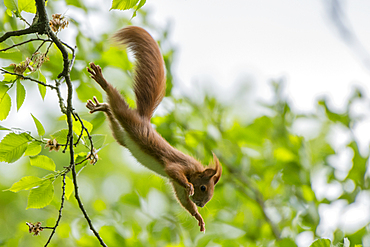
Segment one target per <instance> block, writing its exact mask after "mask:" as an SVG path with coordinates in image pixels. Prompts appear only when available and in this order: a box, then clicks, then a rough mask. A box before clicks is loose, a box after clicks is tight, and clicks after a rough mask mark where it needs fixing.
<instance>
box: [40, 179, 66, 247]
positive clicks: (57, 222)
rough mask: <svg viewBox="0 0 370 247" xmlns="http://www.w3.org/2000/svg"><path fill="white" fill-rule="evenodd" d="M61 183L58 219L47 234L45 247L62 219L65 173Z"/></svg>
mask: <svg viewBox="0 0 370 247" xmlns="http://www.w3.org/2000/svg"><path fill="white" fill-rule="evenodd" d="M62 183H63V185H62V199H61V202H60V208H59V215H58V219H57V221H56V222H55V226H54V227H53V228H52V229H53V231H52V232H51V234H50V236H49V239H48V241H47V242H46V244H45V247H46V246H48V244H49V243H50V241H51V239H52V238H53V236H54V234H55V231H56V229H57V227H58V225H59V222H60V220H61V219H62V211H63V207H64V198H65V194H66V173H64V174H63V179H62ZM44 229H45V227H44Z"/></svg>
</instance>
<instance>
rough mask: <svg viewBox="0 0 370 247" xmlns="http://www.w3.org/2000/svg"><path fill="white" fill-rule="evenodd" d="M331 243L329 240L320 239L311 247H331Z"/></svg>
mask: <svg viewBox="0 0 370 247" xmlns="http://www.w3.org/2000/svg"><path fill="white" fill-rule="evenodd" d="M330 246H331V241H330V240H329V239H323V238H322V239H318V240H316V241H315V242H313V243H312V244H311V245H310V247H330Z"/></svg>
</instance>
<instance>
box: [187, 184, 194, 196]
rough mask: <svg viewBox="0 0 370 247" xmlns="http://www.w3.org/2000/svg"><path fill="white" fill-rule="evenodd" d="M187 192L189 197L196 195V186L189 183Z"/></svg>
mask: <svg viewBox="0 0 370 247" xmlns="http://www.w3.org/2000/svg"><path fill="white" fill-rule="evenodd" d="M186 192H187V193H188V195H189V196H192V195H194V186H193V185H192V184H191V183H188V185H187V187H186Z"/></svg>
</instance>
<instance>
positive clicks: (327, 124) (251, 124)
mask: <svg viewBox="0 0 370 247" xmlns="http://www.w3.org/2000/svg"><path fill="white" fill-rule="evenodd" d="M4 3H5V7H6V10H5V9H3V8H2V7H1V6H0V10H1V13H2V18H1V19H0V27H1V29H0V30H4V31H2V32H1V33H0V36H2V35H4V34H5V32H6V31H14V30H21V29H24V28H25V24H24V22H25V21H26V20H25V18H24V17H22V16H23V14H24V12H30V13H35V12H36V9H33V8H31V6H30V5H28V4H26V3H29V1H26V0H23V1H18V2H17V3H16V2H14V1H4ZM144 3H145V1H140V2H139V1H127V2H125V3H124V2H120V3H118V2H116V1H113V6H112V8H120V9H127V8H134V11H135V13H134V15H135V14H136V11H137V10H138V9H139V8H140V7H142V5H143V4H144ZM57 6H58V7H57ZM72 6H74V8H76V9H78V10H83V11H84V12H78V13H79V14H80V15H81V13H84V14H82V15H84V17H86V18H84V19H81V18H80V19H78V18H73V16H72V17H70V20H71V21H70V25H69V26H68V28H67V25H66V23H65V22H63V21H65V19H63V18H64V17H63V16H62V15H59V16H56V18H54V19H53V20H55V23H64V24H63V25H64V27H66V28H65V30H63V31H62V30H61V29H60V30H59V31H58V32H60V33H61V34H63V33H67V34H68V35H69V36H70V33H72V31H70V30H75V31H76V33H77V35H76V36H75V37H73V38H72V39H71V37H70V40H72V41H70V42H71V44H69V45H66V47H67V49H68V50H69V54H68V57H67V58H68V59H69V61H70V62H71V64H70V65H72V66H73V67H71V70H70V73H69V75H66V74H63V75H62V76H61V72H62V71H64V68H65V67H64V66H65V65H64V64H63V62H64V59H63V55H62V53H61V52H60V50H59V47H58V46H57V45H54V44H56V42H55V41H54V40H51V38H50V37H49V36H46V35H41V34H40V35H39V36H36V35H34V34H33V35H31V34H29V35H22V36H16V37H12V38H11V39H7V40H5V41H4V42H2V43H0V51H1V52H0V57H1V59H2V60H1V66H2V71H3V73H4V74H3V79H2V81H1V82H0V119H1V120H3V121H2V123H1V126H0V130H1V133H4V134H3V139H2V140H1V142H0V161H2V162H7V163H11V164H10V165H9V164H5V163H2V164H0V171H1V172H0V178H1V179H0V189H1V190H2V192H1V193H0V201H1V203H0V212H2V213H0V220H1V222H3V224H1V228H0V245H6V246H26V245H27V246H40V245H45V244H46V245H47V244H48V243H49V240H50V238H51V237H50V236H49V232H48V231H50V232H55V235H54V236H53V235H51V236H53V238H52V240H51V245H52V246H66V245H71V246H96V245H98V244H99V241H98V239H97V237H96V236H92V235H91V234H90V233H87V231H88V230H89V229H92V226H91V225H93V226H94V229H96V233H98V234H99V236H100V237H101V239H103V240H104V242H105V244H106V245H108V246H297V244H296V242H297V239H299V237H300V236H303V235H304V234H306V235H307V234H308V235H310V236H311V239H309V240H310V242H313V241H314V240H315V239H318V240H317V241H315V242H313V243H312V245H311V246H312V247H317V246H349V243H351V245H356V244H357V245H358V246H359V245H361V244H362V243H363V239H365V238H366V237H367V238H368V237H369V234H368V230H367V229H368V224H369V222H366V223H364V224H362V225H361V226H360V227H357V228H354V229H348V228H345V227H344V226H343V225H341V224H336V225H335V226H334V228H331V229H329V230H325V229H324V227H325V226H324V222H325V214H323V212H322V210H321V209H322V208H325V207H330V206H333V205H337V204H338V203H342V204H345V206H344V207H347V208H350V207H351V206H356V205H357V204H358V200H360V198H361V197H363V196H364V194H366V193H367V192H366V191H367V190H368V187H369V178H368V176H367V175H366V171H367V166H368V158H369V154H368V152H361V151H360V150H361V149H360V144H359V141H358V138H357V137H356V136H355V134H354V129H355V128H356V126H357V125H358V124H361V123H362V121H363V119H364V118H365V117H367V116H366V114H365V113H361V112H360V113H358V112H356V111H355V110H354V109H355V108H356V106H358V105H359V104H360V105H367V104H368V103H369V99H368V98H367V97H366V96H364V95H363V94H362V91H361V90H360V89H354V90H353V92H352V94H351V95H350V97H349V99H348V103H347V107H346V109H345V111H344V112H340V113H339V112H337V111H335V110H333V109H331V107H330V104H329V101H328V100H326V99H321V100H319V101H318V102H317V108H316V112H314V113H310V114H303V113H296V112H294V111H292V104H291V103H290V102H289V100H288V99H287V98H286V97H284V96H283V95H284V94H283V93H282V91H283V83H281V82H272V83H271V88H272V90H273V93H274V98H273V100H272V101H271V102H268V103H264V104H261V107H262V108H264V111H263V112H267V113H266V114H264V115H262V114H259V116H258V117H256V118H255V119H250V120H249V121H247V122H245V121H241V120H240V118H239V117H238V115H235V114H233V113H232V112H234V111H233V108H234V107H235V105H234V104H233V103H229V104H225V103H220V102H219V101H218V100H217V98H216V97H215V96H213V95H209V94H206V95H204V96H203V98H202V99H201V100H197V101H194V100H192V99H191V98H190V97H186V96H181V97H175V96H173V95H172V94H171V89H172V86H173V84H174V86H176V81H174V82H173V80H175V79H174V78H176V77H174V76H173V74H172V68H171V62H172V60H173V56H174V54H175V51H174V49H173V48H172V47H171V46H170V45H169V44H168V40H167V37H168V30H162V31H160V30H161V29H160V28H158V27H157V28H153V25H152V24H149V23H150V22H149V21H148V19H147V18H148V15H147V14H146V13H145V12H143V11H142V10H140V11H138V12H137V13H138V17H140V18H141V19H140V23H139V24H140V25H141V26H150V27H151V28H153V29H154V30H155V31H156V32H157V34H158V37H159V39H160V40H159V43H160V44H161V46H162V48H165V47H167V48H166V49H164V50H163V55H164V59H165V64H166V69H167V79H168V80H167V95H166V98H165V102H164V103H163V104H162V105H161V106H160V108H159V110H158V112H157V114H156V115H155V117H154V118H153V119H152V123H153V124H154V125H155V126H156V129H157V131H158V132H159V133H160V134H161V135H162V136H163V137H164V138H165V139H166V140H168V141H169V142H170V143H171V144H172V145H173V146H175V147H176V148H178V149H180V150H181V151H184V152H185V153H188V154H191V155H194V156H195V157H197V158H198V159H200V160H201V161H202V162H203V163H204V164H206V163H208V161H209V160H210V159H211V157H212V152H211V151H213V152H214V153H216V154H217V156H218V157H219V159H220V161H221V163H222V165H223V175H222V177H221V180H220V182H219V183H218V184H217V186H216V188H215V195H214V197H213V199H212V200H211V201H210V202H209V203H208V204H207V206H206V207H205V208H204V209H200V213H201V214H202V215H203V216H204V219H205V222H206V229H207V232H206V234H200V233H199V229H198V227H197V225H196V221H195V220H194V219H193V218H192V217H190V216H189V215H188V214H187V213H186V212H185V211H184V210H183V209H182V208H181V207H180V206H179V205H178V204H177V202H176V201H175V199H174V196H173V192H172V191H171V189H170V188H169V186H168V185H167V184H166V181H164V179H162V178H160V177H158V176H156V175H153V174H152V173H150V172H148V171H147V170H145V169H144V168H142V167H140V165H138V164H136V162H135V161H134V160H133V159H132V158H131V156H130V155H129V153H128V152H127V151H126V150H125V149H124V148H122V147H119V146H118V145H117V144H116V143H114V141H113V139H112V137H111V134H110V131H109V129H108V126H107V124H106V121H105V116H104V115H103V114H96V115H88V114H87V110H86V109H85V108H84V106H83V102H86V100H87V99H91V98H92V97H93V96H97V97H98V99H99V100H100V101H102V93H101V91H100V89H98V87H96V85H95V84H94V83H93V82H92V81H91V80H89V78H88V75H87V73H86V72H85V67H86V66H87V65H88V63H89V62H91V61H94V62H95V63H96V64H99V65H101V66H102V68H103V73H105V74H106V75H108V76H107V79H108V80H110V81H111V82H112V83H113V84H115V86H117V87H118V88H119V89H120V90H122V92H123V93H124V94H125V97H126V98H128V101H129V102H133V98H134V96H133V93H132V90H131V87H130V85H129V84H130V83H125V84H123V83H122V82H121V81H122V79H124V80H125V81H130V79H129V78H130V74H131V73H130V71H131V68H132V63H131V61H130V59H129V56H128V55H127V54H126V52H125V51H121V50H119V49H117V48H116V47H114V46H111V45H110V44H108V42H106V40H107V37H108V36H109V35H111V32H108V31H107V33H105V32H101V33H100V34H99V36H98V37H96V38H91V35H92V34H91V33H88V32H86V30H85V29H83V28H82V26H83V25H84V24H85V23H84V22H85V21H86V20H87V19H88V18H87V16H88V14H89V12H90V11H93V10H92V9H90V8H89V7H87V6H86V5H85V4H84V2H83V1H66V5H63V9H62V10H61V9H60V6H59V5H57V3H53V2H51V1H50V2H48V4H47V12H48V15H51V14H52V13H53V14H54V13H55V14H58V13H57V12H55V10H56V9H58V12H64V11H65V10H67V9H68V8H71V7H72ZM134 6H137V7H134ZM22 11H23V12H22ZM94 11H98V10H96V9H95V10H94ZM100 11H103V10H100ZM97 15H98V14H97ZM117 15H118V16H119V17H120V18H117ZM105 18H107V19H106V20H105V21H106V23H109V25H110V27H111V28H112V30H117V29H118V28H120V27H121V26H122V23H124V24H125V25H126V24H130V20H129V18H130V16H125V14H124V13H123V14H122V13H120V14H117V13H111V14H110V15H109V16H105ZM66 19H67V18H66ZM118 19H120V21H119V20H118ZM72 20H73V21H72ZM77 20H80V21H77ZM122 20H123V21H122ZM58 32H57V33H58ZM49 35H50V34H49ZM58 35H59V34H58ZM68 35H67V36H68ZM30 39H32V40H31V41H30ZM28 41H29V42H28ZM17 44H22V45H17ZM64 44H65V43H64ZM72 44H73V45H74V44H76V46H77V52H76V53H74V48H72V47H73V45H72ZM9 47H11V49H8V48H9ZM62 73H63V72H62ZM68 76H70V78H71V83H73V91H72V93H73V94H74V95H76V96H77V97H75V98H73V101H74V102H73V103H74V104H73V107H72V105H69V104H68V102H67V105H65V104H66V103H65V102H66V101H67V100H66V101H65V100H64V99H63V98H64V97H63V96H64V94H66V95H67V97H66V98H68V97H69V93H68V92H67V93H66V92H65V91H68V90H59V89H60V87H62V86H65V87H67V86H68V85H67V84H68V83H67V82H68V80H67V79H66V81H62V80H61V79H60V78H63V77H65V78H67V77H68ZM66 85H67V86H66ZM71 85H72V84H71ZM71 88H72V87H71ZM37 91H38V92H37ZM36 92H37V93H36ZM63 93H64V94H63ZM246 94H247V92H246ZM240 95H242V94H240ZM38 97H40V98H41V101H37V100H36V99H37V98H38ZM238 102H239V101H238ZM25 104H29V105H31V106H32V107H31V108H30V109H32V110H31V111H32V113H30V112H27V113H25V111H26V110H25V109H24V106H25ZM14 105H15V106H16V111H18V113H17V112H15V110H14V109H12V106H14ZM52 105H53V106H55V107H52ZM49 106H50V109H49ZM58 106H59V108H57V107H58ZM68 107H69V109H70V111H68ZM243 107H244V108H245V109H248V108H250V106H248V105H245V106H243ZM13 108H14V107H13ZM27 109H29V108H27ZM37 109H42V110H43V111H42V112H40V111H38V110H37ZM72 109H73V110H72ZM12 114H14V115H16V114H27V115H28V116H29V122H30V123H32V124H30V125H29V126H28V127H27V130H22V129H19V126H18V124H20V123H17V122H9V121H8V120H7V118H9V117H10V116H12ZM68 114H70V115H71V116H73V118H72V117H70V118H69V117H68ZM241 114H242V113H241ZM80 115H81V117H80ZM36 116H37V118H36ZM72 119H73V121H72ZM70 120H71V122H69V121H70ZM71 123H72V124H71ZM302 123H309V124H312V125H313V126H317V127H316V128H313V132H314V133H313V134H312V133H311V135H308V136H307V135H304V134H302V133H300V131H297V126H299V125H300V124H302ZM303 126H307V125H303ZM310 127H311V128H312V126H310ZM298 129H299V128H298ZM338 129H339V132H340V133H341V134H343V133H344V134H345V135H346V136H348V138H347V139H346V142H342V143H341V144H340V145H339V144H338V143H335V142H333V140H332V137H331V136H332V135H333V134H332V132H333V130H334V131H336V130H338ZM32 130H36V133H33V132H32ZM303 132H304V131H303ZM337 132H338V131H337ZM102 133H105V134H107V136H104V135H102ZM337 134H338V133H337ZM70 140H74V141H73V142H71V141H70ZM72 144H73V145H72ZM45 148H47V149H49V151H53V152H47V151H46V149H45ZM343 153H350V154H351V156H350V159H349V163H350V164H346V167H345V168H343V167H340V166H338V165H337V164H336V163H335V162H333V161H336V160H338V158H339V157H341V155H342V154H343ZM27 156H28V157H27ZM94 163H96V164H95V165H92V164H94ZM73 169H76V171H75V174H74V175H73ZM71 173H72V174H71ZM77 178H78V181H79V186H77ZM320 179H321V180H320ZM319 180H320V181H322V180H323V181H324V182H323V183H322V184H320V186H321V187H320V186H317V184H318V181H319ZM328 186H336V187H337V188H339V191H340V192H339V193H338V194H336V195H333V194H330V193H325V190H326V188H327V187H328ZM24 191H29V192H24ZM72 194H74V195H75V197H76V199H77V200H73V199H72V197H71V195H72ZM78 195H80V197H82V200H79V198H80V197H79V196H78ZM27 196H28V199H27V198H26V197H27ZM82 201H83V202H84V204H83V205H84V207H83V208H84V210H85V211H83V210H82V209H81V210H82V214H81V211H80V208H81V205H79V204H80V203H82ZM344 207H342V209H341V210H342V211H343V212H345V208H344ZM25 209H28V210H25ZM86 212H87V213H88V214H89V216H90V217H89V219H91V222H88V221H85V220H84V219H83V218H84V217H85V218H86V215H84V213H86ZM62 216H63V217H62ZM26 222H28V223H27V225H28V227H29V229H30V232H32V233H34V234H36V233H37V235H40V236H37V237H32V236H31V234H28V233H27V230H28V229H27V226H26ZM29 222H35V224H33V223H29ZM36 222H41V226H40V225H39V224H37V223H36ZM90 224H91V225H90ZM50 225H52V227H50ZM324 230H325V231H324ZM327 232H329V234H328V233H327ZM52 234H54V233H52ZM95 235H96V234H95ZM328 235H329V236H330V239H331V240H329V239H325V238H327V237H328ZM309 244H310V243H309Z"/></svg>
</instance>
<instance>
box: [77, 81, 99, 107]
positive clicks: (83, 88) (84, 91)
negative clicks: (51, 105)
mask: <svg viewBox="0 0 370 247" xmlns="http://www.w3.org/2000/svg"><path fill="white" fill-rule="evenodd" d="M76 93H77V96H78V98H79V99H80V100H81V101H82V102H86V101H88V100H89V99H91V98H92V96H96V97H97V99H98V100H99V101H100V102H101V101H102V100H103V96H102V94H101V92H100V91H99V90H98V89H96V87H94V86H93V84H91V83H84V82H81V83H80V85H79V86H78V87H77V88H76Z"/></svg>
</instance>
